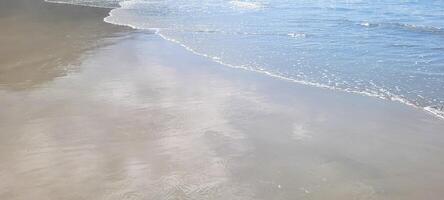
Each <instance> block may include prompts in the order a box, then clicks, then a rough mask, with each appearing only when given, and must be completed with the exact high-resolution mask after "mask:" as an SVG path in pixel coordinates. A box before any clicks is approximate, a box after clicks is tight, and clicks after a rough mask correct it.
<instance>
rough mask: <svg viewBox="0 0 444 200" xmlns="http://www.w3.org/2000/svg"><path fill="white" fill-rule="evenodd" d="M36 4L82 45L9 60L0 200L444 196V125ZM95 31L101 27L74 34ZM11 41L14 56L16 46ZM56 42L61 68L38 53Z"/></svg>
mask: <svg viewBox="0 0 444 200" xmlns="http://www.w3.org/2000/svg"><path fill="white" fill-rule="evenodd" d="M0 5H1V7H2V8H5V7H4V5H5V4H4V2H2V4H0ZM26 5H30V6H31V9H33V8H34V7H35V6H39V8H41V7H44V8H45V9H48V10H47V11H48V12H46V14H45V16H46V15H48V17H47V18H50V19H53V18H55V17H58V18H57V22H50V21H51V20H49V21H45V20H43V19H39V18H35V17H33V19H38V20H35V21H36V22H33V23H35V24H34V26H37V27H38V26H39V25H38V24H39V23H41V22H42V21H43V22H44V23H43V24H41V25H44V26H48V27H53V28H51V29H48V30H50V31H49V32H51V31H55V32H57V33H53V34H54V35H57V34H60V33H59V32H61V30H63V29H58V28H57V27H58V26H59V25H60V24H66V27H71V28H72V29H71V28H69V31H68V32H71V35H76V37H75V39H73V40H70V41H65V42H66V43H63V44H64V45H61V43H60V42H55V41H56V40H55V41H51V42H49V43H51V44H48V45H46V42H48V41H46V40H51V38H52V37H54V39H57V37H55V36H53V35H51V34H49V35H47V34H43V35H47V36H45V38H46V39H44V40H41V41H40V40H39V41H40V45H42V46H40V47H41V48H38V47H39V46H36V45H38V44H33V45H30V43H27V42H26V44H25V42H24V44H23V45H24V47H23V48H22V49H18V48H17V49H16V50H15V51H16V53H17V52H18V53H17V54H14V55H20V56H18V57H13V56H7V58H8V59H7V61H5V60H4V58H2V59H1V60H2V61H1V62H0V69H1V71H0V77H1V79H0V80H1V85H0V105H1V107H0V109H1V112H0V180H1V181H0V199H14V200H15V199H17V200H19V199H20V200H22V199H23V200H28V199H36V200H47V199H54V200H60V199H73V200H74V199H106V200H114V199H116V200H120V199H242V200H244V199H344V200H348V199H350V200H355V199H387V200H388V199H391V200H392V199H440V198H441V197H442V196H443V195H444V191H443V190H442V188H444V156H443V155H444V135H443V132H444V121H443V120H440V119H437V118H435V117H433V116H431V115H428V114H426V113H424V112H421V111H419V110H415V109H413V108H409V107H407V106H404V105H402V104H398V103H394V102H389V101H385V100H380V99H376V98H369V97H364V96H359V95H353V94H347V93H342V92H337V91H332V90H325V89H319V88H313V87H307V86H302V85H298V84H294V83H290V82H286V81H282V80H279V79H275V78H271V77H267V76H263V75H260V74H255V73H252V72H247V71H242V70H238V69H231V68H227V67H224V66H221V65H219V64H216V63H213V62H211V61H210V60H207V59H205V58H202V57H199V56H196V55H194V54H192V53H190V52H188V51H186V50H185V49H183V48H181V47H179V46H177V45H175V44H173V43H170V42H167V41H165V40H163V39H161V38H160V37H158V36H157V35H154V34H150V33H147V32H136V31H129V30H127V29H125V28H122V27H115V26H111V25H107V24H105V23H101V22H100V20H101V19H102V18H103V17H102V16H103V15H106V10H105V9H96V8H85V7H76V6H69V5H56V4H55V5H54V4H45V5H42V4H39V3H33V4H26ZM8 6H10V5H8ZM17 9H19V8H17ZM20 9H22V8H20ZM57 9H61V10H63V12H62V11H59V12H52V10H57ZM68 10H70V11H68ZM74 10H75V11H74ZM65 12H72V13H71V14H72V15H73V16H71V17H66V19H65V18H64V17H62V16H63V15H64V13H65ZM14 13H17V15H18V13H19V12H16V11H14V12H11V13H10V14H9V18H10V17H11V15H12V16H14V17H19V16H15V14H14ZM51 13H52V14H51ZM76 13H80V14H81V16H79V19H77V18H76V17H74V16H75V15H77V14H76ZM60 15H62V16H60ZM67 15H68V14H67ZM49 16H50V17H49ZM0 17H1V19H0V21H1V22H2V23H4V21H5V19H6V18H5V17H4V14H2V15H0ZM101 17H102V18H101ZM73 24H76V25H77V26H72V25H73ZM88 24H89V25H88ZM0 26H1V25H0ZM23 26H24V27H20V26H19V25H10V26H9V27H10V28H9V29H8V30H9V31H13V29H15V30H21V29H24V28H26V27H28V26H30V25H29V24H26V23H25V24H23ZM82 26H88V27H90V28H88V29H85V30H83V29H81V28H73V27H82ZM42 30H43V29H42ZM76 31H77V32H76ZM62 32H63V31H62ZM22 34H23V37H24V38H26V37H27V36H26V32H23V33H22ZM77 35H82V37H80V36H79V37H77ZM37 36H38V34H37V33H33V34H31V35H28V37H34V38H38V37H37ZM42 37H43V36H42ZM1 38H2V39H1V42H2V45H0V49H1V50H0V52H8V49H14V48H15V47H13V46H14V45H12V46H11V45H7V46H5V45H3V44H5V43H4V42H12V41H11V40H10V38H7V39H6V40H5V39H4V38H5V36H4V35H3V36H2V37H1ZM61 38H63V37H61ZM18 40H19V39H18ZM61 40H64V39H61ZM19 41H22V40H21V39H20V40H19ZM45 41H46V42H45ZM80 41H83V42H80ZM36 42H37V41H36ZM79 42H80V43H79ZM83 44H84V45H83ZM49 45H54V46H53V47H52V48H49V49H50V50H48V51H51V52H54V54H55V55H54V57H51V58H48V57H45V56H47V55H48V54H49V53H48V51H42V52H40V51H34V50H33V49H28V48H26V47H27V46H29V47H33V48H35V49H44V48H43V47H45V46H49ZM59 45H60V46H59ZM5 47H6V48H5ZM59 52H60V53H61V54H58V53H59ZM63 52H64V53H63ZM1 55H2V56H3V55H5V54H3V53H2V54H1ZM64 56H66V57H64ZM28 58H29V59H30V60H28ZM35 58H42V59H43V60H42V61H40V62H37V61H35V60H34V59H35ZM53 58H63V59H61V60H60V61H59V62H53V60H52V59H53ZM18 60H25V61H29V62H19V61H18ZM55 60H57V59H55ZM17 63H34V64H26V65H25V64H23V65H18V64H17ZM39 63H44V64H43V65H40V64H39ZM47 63H50V64H47ZM18 66H20V67H18ZM41 66H45V67H41ZM36 68H37V69H36ZM16 70H18V71H16ZM22 73H24V76H22ZM42 77H44V78H42Z"/></svg>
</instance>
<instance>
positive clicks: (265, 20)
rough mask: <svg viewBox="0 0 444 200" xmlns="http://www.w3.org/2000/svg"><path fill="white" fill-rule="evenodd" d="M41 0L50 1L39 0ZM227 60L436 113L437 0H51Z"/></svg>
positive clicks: (442, 12) (440, 42)
mask: <svg viewBox="0 0 444 200" xmlns="http://www.w3.org/2000/svg"><path fill="white" fill-rule="evenodd" d="M48 1H51V0H48ZM57 2H58V3H73V4H82V5H88V6H99V7H111V8H114V9H113V10H112V11H111V12H110V16H109V17H107V18H105V21H106V22H109V23H114V24H120V25H128V26H131V27H133V28H137V29H148V30H153V31H155V32H156V33H158V34H159V35H161V36H162V37H163V38H165V39H168V40H170V41H174V42H177V43H179V44H181V45H182V46H184V47H186V48H187V49H188V50H191V51H193V52H195V53H196V54H199V55H202V56H207V57H209V58H211V59H213V60H214V61H217V62H220V63H223V64H225V65H226V66H230V67H237V68H243V69H248V70H252V71H256V72H260V73H265V74H268V75H271V76H275V77H279V78H282V79H286V80H290V81H294V82H298V83H303V84H308V85H313V86H318V87H324V88H331V89H338V90H343V91H347V92H354V93H360V94H365V95H369V96H375V97H379V98H383V99H387V100H393V101H399V102H402V103H405V104H408V105H411V106H415V107H418V108H421V109H424V110H426V111H429V112H431V113H433V114H435V115H436V116H440V117H444V112H443V111H442V110H441V106H442V105H444V1H442V0H374V1H365V0H233V1H231V0H121V1H119V0H59V1H57Z"/></svg>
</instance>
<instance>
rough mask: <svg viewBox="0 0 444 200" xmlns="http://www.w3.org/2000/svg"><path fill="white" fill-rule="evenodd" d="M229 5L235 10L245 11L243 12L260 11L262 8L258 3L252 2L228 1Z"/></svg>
mask: <svg viewBox="0 0 444 200" xmlns="http://www.w3.org/2000/svg"><path fill="white" fill-rule="evenodd" d="M230 4H231V5H232V6H233V7H234V8H237V9H245V10H260V9H263V8H264V5H263V4H262V3H260V2H252V1H239V0H236V1H230Z"/></svg>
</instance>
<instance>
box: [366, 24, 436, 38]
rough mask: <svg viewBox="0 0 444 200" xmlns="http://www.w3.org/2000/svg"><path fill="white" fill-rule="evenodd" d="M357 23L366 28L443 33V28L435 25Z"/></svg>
mask: <svg viewBox="0 0 444 200" xmlns="http://www.w3.org/2000/svg"><path fill="white" fill-rule="evenodd" d="M358 24H359V25H360V26H363V27H366V28H374V27H381V28H390V29H398V30H404V31H412V32H418V33H429V34H438V35H444V28H442V27H435V26H424V25H414V24H404V23H397V22H381V23H372V22H360V23H358Z"/></svg>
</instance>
